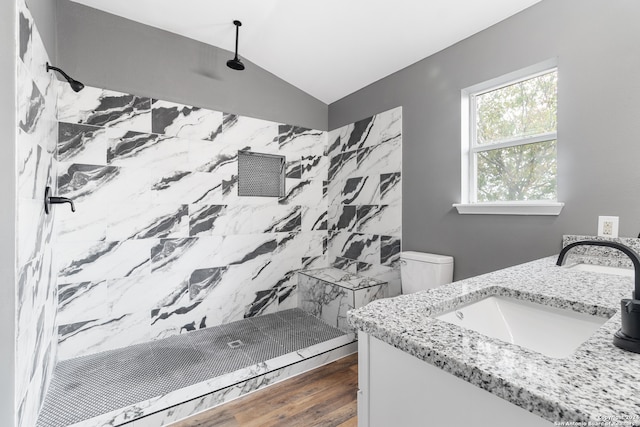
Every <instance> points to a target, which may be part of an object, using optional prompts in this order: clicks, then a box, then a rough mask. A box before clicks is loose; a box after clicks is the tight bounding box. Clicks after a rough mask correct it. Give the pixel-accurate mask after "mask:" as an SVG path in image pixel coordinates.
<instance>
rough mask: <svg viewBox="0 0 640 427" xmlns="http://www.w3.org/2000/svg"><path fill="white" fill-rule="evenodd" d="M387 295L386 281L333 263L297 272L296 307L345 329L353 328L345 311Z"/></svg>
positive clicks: (387, 286)
mask: <svg viewBox="0 0 640 427" xmlns="http://www.w3.org/2000/svg"><path fill="white" fill-rule="evenodd" d="M388 295H389V284H388V283H387V282H383V281H381V280H377V279H373V278H370V277H365V276H361V275H358V274H355V273H349V272H347V271H344V270H340V269H338V268H335V267H327V268H318V269H314V270H304V271H300V272H299V274H298V308H301V309H302V310H304V311H306V312H308V313H310V314H312V315H314V316H316V317H317V318H319V319H321V320H322V321H324V322H325V323H328V324H329V325H331V326H334V327H336V328H338V329H340V330H342V331H345V332H353V328H351V327H350V326H349V324H348V323H347V311H349V310H351V309H353V308H359V307H363V306H365V305H367V304H368V303H370V302H371V301H373V300H376V299H380V298H386V297H387V296H388Z"/></svg>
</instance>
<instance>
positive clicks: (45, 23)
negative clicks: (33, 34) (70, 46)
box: [25, 0, 57, 65]
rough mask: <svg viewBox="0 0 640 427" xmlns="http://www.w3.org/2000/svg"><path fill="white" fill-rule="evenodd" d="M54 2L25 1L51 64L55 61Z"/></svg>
mask: <svg viewBox="0 0 640 427" xmlns="http://www.w3.org/2000/svg"><path fill="white" fill-rule="evenodd" d="M56 2H57V0H25V3H26V4H27V7H28V8H29V11H30V12H31V15H32V16H33V20H34V21H35V23H36V27H38V32H39V33H40V37H42V43H43V44H44V47H45V48H46V49H47V53H48V54H49V58H50V59H51V61H52V62H56V60H57V52H56ZM52 65H55V64H52Z"/></svg>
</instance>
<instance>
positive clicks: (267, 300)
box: [56, 87, 329, 359]
mask: <svg viewBox="0 0 640 427" xmlns="http://www.w3.org/2000/svg"><path fill="white" fill-rule="evenodd" d="M58 102H59V110H58V120H59V133H58V147H57V148H58V160H59V173H58V186H57V189H58V193H59V194H60V195H62V196H66V197H70V198H72V199H74V200H75V202H76V210H77V212H76V213H71V212H70V211H68V210H61V211H59V212H58V216H57V220H56V222H57V225H58V228H57V242H56V252H57V253H59V254H60V259H59V263H58V266H59V273H58V290H59V314H58V316H59V322H58V323H59V325H60V327H59V355H60V358H62V359H68V358H72V357H77V356H81V355H85V354H91V353H95V352H99V351H104V350H109V349H113V348H118V347H124V346H128V345H131V344H135V343H139V342H144V341H150V340H154V339H158V338H164V337H167V336H170V335H173V334H179V333H183V332H188V331H192V330H195V329H200V328H204V327H208V326H215V325H219V324H223V323H228V322H231V321H235V320H239V319H242V318H245V317H252V316H257V315H260V314H264V313H269V312H273V311H278V310H283V309H288V308H292V307H295V306H296V295H295V292H296V286H297V278H296V274H295V273H296V272H297V271H298V270H299V269H301V268H312V267H322V266H326V265H328V260H327V256H326V245H327V233H328V232H327V194H326V182H327V176H328V167H329V161H328V159H327V157H326V155H325V150H326V145H327V144H326V142H327V133H326V132H321V131H316V130H311V129H305V128H301V127H296V126H290V125H285V124H279V123H273V122H269V121H264V120H258V119H254V118H250V117H244V116H238V115H233V114H227V113H223V112H218V111H211V110H206V109H202V108H197V107H193V106H187V105H180V104H175V103H172V102H168V101H162V100H156V99H150V98H146V97H142V96H136V95H132V94H125V93H119V92H114V91H110V90H105V89H100V88H94V87H86V88H85V89H84V90H83V91H82V92H80V93H75V92H73V91H71V90H70V89H69V88H67V87H64V88H63V89H62V90H61V92H60V96H59V100H58ZM244 149H247V150H251V151H255V152H262V153H269V154H278V155H284V156H286V160H287V170H286V195H285V196H284V197H282V198H271V197H239V196H238V195H237V183H238V176H237V170H238V167H237V152H238V150H244Z"/></svg>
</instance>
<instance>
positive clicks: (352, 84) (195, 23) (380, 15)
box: [73, 0, 540, 104]
mask: <svg viewBox="0 0 640 427" xmlns="http://www.w3.org/2000/svg"><path fill="white" fill-rule="evenodd" d="M73 1H75V2H77V3H82V4H85V5H87V6H90V7H94V8H96V9H101V10H104V11H106V12H109V13H112V14H115V15H119V16H122V17H125V18H128V19H131V20H134V21H137V22H141V23H143V24H146V25H151V26H153V27H157V28H162V29H164V30H167V31H170V32H173V33H177V34H181V35H183V36H186V37H189V38H192V39H195V40H199V41H202V42H204V43H208V44H211V45H214V46H218V47H221V48H223V49H227V50H229V51H233V50H234V48H235V47H234V42H235V27H234V25H233V23H232V21H233V20H234V19H239V20H240V21H242V24H243V25H242V27H241V28H240V47H239V54H240V57H241V58H246V59H248V60H249V61H251V62H253V63H254V64H256V65H258V66H260V67H262V68H264V69H265V70H267V71H269V72H271V73H273V74H275V75H276V76H278V77H280V78H281V79H283V80H285V81H287V82H289V83H291V84H292V85H294V86H296V87H298V88H300V89H302V90H303V91H305V92H307V93H308V94H310V95H312V96H314V97H316V98H318V99H319V100H321V101H323V102H324V103H326V104H330V103H332V102H334V101H337V100H338V99H340V98H342V97H344V96H346V95H349V94H350V93H353V92H355V91H357V90H358V89H361V88H363V87H365V86H367V85H369V84H370V83H373V82H375V81H377V80H379V79H381V78H383V77H386V76H388V75H389V74H392V73H394V72H396V71H398V70H401V69H402V68H405V67H406V66H408V65H411V64H413V63H414V62H417V61H419V60H420V59H422V58H425V57H427V56H429V55H432V54H434V53H436V52H438V51H440V50H442V49H444V48H446V47H448V46H451V45H452V44H454V43H456V42H458V41H460V40H463V39H465V38H467V37H469V36H470V35H472V34H475V33H477V32H479V31H481V30H483V29H485V28H487V27H490V26H491V25H493V24H495V23H497V22H499V21H502V20H503V19H505V18H507V17H509V16H511V15H513V14H515V13H517V12H519V11H521V10H523V9H526V8H527V7H529V6H531V5H533V4H535V3H537V2H539V1H540V0H320V1H318V0H315V1H308V0H227V1H220V0H188V1H185V0H135V1H132V0H73ZM230 57H231V56H230Z"/></svg>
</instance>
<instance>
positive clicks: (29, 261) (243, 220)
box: [16, 1, 402, 426]
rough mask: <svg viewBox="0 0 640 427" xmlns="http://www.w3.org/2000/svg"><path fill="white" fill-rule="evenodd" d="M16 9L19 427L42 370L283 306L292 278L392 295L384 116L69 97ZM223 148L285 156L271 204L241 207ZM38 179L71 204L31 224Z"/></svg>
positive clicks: (243, 201) (398, 194) (394, 207)
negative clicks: (336, 279)
mask: <svg viewBox="0 0 640 427" xmlns="http://www.w3.org/2000/svg"><path fill="white" fill-rule="evenodd" d="M18 3H19V5H20V7H19V11H18V17H17V19H18V27H19V30H20V37H19V40H20V43H19V47H18V51H17V52H16V55H17V56H18V58H19V60H18V70H17V72H18V82H19V87H18V91H17V105H18V112H19V114H18V118H19V123H17V139H16V143H17V150H16V151H17V156H18V165H19V176H18V194H19V199H18V214H17V224H16V227H17V230H18V236H19V237H18V254H19V262H18V266H17V271H18V274H19V282H18V283H17V284H16V293H17V296H18V298H17V299H18V301H19V304H20V306H19V311H18V319H17V322H16V323H17V325H18V326H17V331H16V340H17V352H18V354H20V355H25V354H28V355H32V356H31V357H30V358H25V357H23V356H21V357H17V358H16V360H17V363H18V372H19V374H18V378H19V381H18V387H17V390H16V404H17V405H18V407H19V408H18V413H19V423H18V425H20V426H33V425H35V424H36V418H37V414H38V412H39V410H40V408H41V407H42V404H43V401H44V399H45V395H46V392H47V389H48V386H49V383H50V381H51V378H52V375H53V374H52V373H53V370H54V366H55V365H56V363H58V364H59V363H62V362H65V361H67V362H69V361H74V360H79V359H76V358H79V357H88V356H91V355H101V354H109V353H104V352H108V351H116V350H117V349H123V348H128V347H131V346H139V345H147V343H152V342H155V341H158V340H161V339H168V338H172V337H176V336H180V335H184V334H186V333H190V332H196V331H200V330H204V329H207V328H212V327H217V326H218V327H219V326H221V325H227V324H232V323H234V322H238V321H242V320H243V319H258V318H259V317H260V316H265V315H272V316H273V315H275V316H276V317H277V316H280V317H282V316H285V314H283V313H293V312H292V311H291V310H292V309H297V307H298V300H297V297H298V295H297V283H298V277H297V272H298V271H300V270H307V269H314V268H321V267H327V266H330V265H332V266H335V267H338V268H340V269H343V270H345V271H349V272H352V273H357V274H360V275H364V276H369V277H374V278H376V279H379V280H383V281H386V282H388V283H389V284H390V294H391V295H392V296H393V295H396V294H398V293H399V285H400V279H399V265H398V257H399V252H400V247H401V240H400V239H401V200H402V190H401V165H402V134H401V132H402V111H401V109H400V108H396V109H393V110H389V111H387V112H383V113H381V114H378V115H376V116H373V117H370V118H367V119H364V120H361V121H359V122H356V123H354V124H351V125H347V126H344V127H342V128H339V129H336V130H333V131H330V132H326V131H318V130H313V129H306V128H302V127H298V126H294V125H288V124H282V123H274V122H269V121H265V120H259V119H255V118H250V117H245V116H241V115H236V114H231V113H224V112H218V111H212V110H207V109H204V108H198V107H194V106H188V105H182V104H177V103H173V102H170V101H166V100H158V99H152V98H149V97H145V96H143V95H139V94H127V93H120V92H117V91H113V90H110V89H105V88H95V87H86V88H85V89H84V90H82V91H81V92H79V93H75V92H73V91H71V90H70V88H69V87H68V86H67V85H66V84H62V83H58V82H57V81H56V80H55V78H54V76H53V74H51V73H46V71H45V67H44V64H45V63H46V62H48V58H47V54H46V51H45V49H44V45H43V44H42V41H41V40H40V36H39V33H38V31H37V28H36V27H35V26H34V24H33V19H32V18H31V16H30V13H29V11H28V9H27V8H26V6H25V4H24V2H23V1H19V2H18ZM239 150H250V151H252V152H259V153H265V154H273V155H282V156H285V157H286V170H285V174H286V180H285V187H286V193H285V196H283V197H275V198H273V197H239V196H238V166H237V158H238V157H237V156H238V154H237V153H238V151H239ZM47 185H48V186H50V187H51V188H52V189H53V190H54V191H53V192H54V193H55V194H56V195H60V196H64V197H68V198H71V199H72V200H74V202H75V205H76V212H75V213H72V212H71V211H70V210H69V208H68V206H65V205H57V206H55V207H54V209H53V213H52V214H50V215H45V213H44V211H43V206H42V205H43V203H42V200H43V196H44V188H45V186H47ZM34 224H36V225H37V227H34ZM278 313H280V314H278ZM292 318H295V316H294V317H292ZM265 319H267V318H266V317H265ZM207 330H208V329H207ZM314 354H315V353H314ZM315 355H317V354H315ZM287 363H289V362H287ZM291 363H292V362H291ZM309 366H311V365H308V366H307V367H306V368H307V369H308V368H309ZM294 373H295V371H291V372H290V373H289V374H294ZM256 375H258V374H256ZM259 375H269V373H268V372H267V371H261V372H260V373H259ZM254 378H258V377H254ZM265 378H266V377H265ZM274 378H275V377H274ZM268 383H269V382H268V381H265V382H264V384H262V383H261V384H262V385H268ZM246 388H247V389H251V387H250V386H247V387H246ZM245 392H246V391H245ZM234 393H235V394H234ZM237 393H240V394H241V393H242V391H241V390H240V389H238V391H234V392H233V393H230V394H229V395H231V396H233V395H237ZM212 401H215V399H213V400H212ZM196 406H197V405H196ZM196 409H197V408H196V407H194V408H192V410H196ZM185 410H186V409H185ZM125 418H126V417H125ZM125 418H122V419H121V420H120V421H121V422H125V421H127V419H125ZM116 425H119V424H116Z"/></svg>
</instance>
